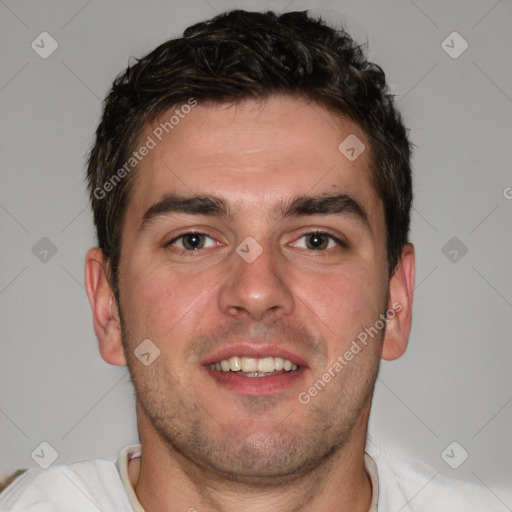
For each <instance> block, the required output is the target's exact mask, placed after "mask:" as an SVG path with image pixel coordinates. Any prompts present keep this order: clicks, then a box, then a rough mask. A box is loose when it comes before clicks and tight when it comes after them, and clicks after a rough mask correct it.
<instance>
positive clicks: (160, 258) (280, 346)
mask: <svg viewBox="0 0 512 512" xmlns="http://www.w3.org/2000/svg"><path fill="white" fill-rule="evenodd" d="M169 116H170V115H166V116H163V118H162V119H165V120H167V119H168V118H169ZM157 125H158V123H155V125H153V126H151V127H149V126H148V127H146V130H145V132H144V133H143V134H142V135H141V137H140V140H141V141H142V142H144V141H146V138H147V136H148V135H150V136H152V138H153V139H154V140H155V141H156V142H157V145H156V147H155V148H154V149H152V150H151V151H150V152H149V154H148V155H147V156H146V157H145V158H144V159H143V160H142V161H141V163H140V164H139V166H138V168H137V169H136V171H134V172H136V173H137V174H136V180H135V182H134V186H133V188H132V193H131V197H130V200H129V204H128V207H127V211H126V217H125V221H124V225H123V232H122V251H121V259H120V273H119V286H120V306H121V313H122V319H123V324H122V329H123V342H124V347H125V352H126V357H127V360H128V365H129V367H130V371H131V373H132V376H133V380H134V385H135V388H136V392H137V397H138V401H139V405H140V407H139V415H143V417H142V418H140V417H139V426H140V425H143V426H144V427H143V430H144V432H141V438H142V437H144V436H148V435H156V432H158V433H159V435H160V437H161V439H163V440H165V442H166V443H167V444H168V445H169V446H171V447H173V448H175V449H177V450H178V451H180V452H181V453H182V454H185V455H186V456H187V457H188V458H189V459H191V460H193V461H194V462H195V463H197V464H200V465H201V466H202V467H204V468H209V469H213V470H216V471H218V472H222V473H224V474H230V475H232V476H233V475H237V477H238V478H241V479H243V478H250V477H255V476H259V477H265V476H266V477H270V476H271V477H278V476H284V475H287V474H290V473H293V472H300V471H302V470H305V469H306V468H308V467H310V465H315V464H318V463H319V461H320V460H322V459H323V458H324V457H325V456H326V455H327V454H328V453H329V452H330V451H331V450H332V448H333V447H336V446H340V445H342V444H343V443H346V442H350V439H351V435H350V434H351V432H352V430H357V429H359V428H363V425H365V419H366V420H367V414H368V410H369V405H370V400H371V393H372V390H373V385H374V382H375V378H376V371H377V368H378V364H379V359H380V356H381V350H382V344H381V340H382V335H383V331H381V332H380V333H379V335H378V336H376V337H374V338H373V339H370V342H369V343H368V345H367V346H366V347H365V348H364V349H363V350H362V351H361V352H359V353H358V354H357V355H355V356H354V358H353V359H352V360H351V361H350V362H349V363H348V364H347V365H346V366H344V367H343V369H342V370H341V371H338V372H335V377H334V378H332V379H331V381H330V382H329V383H327V384H326V385H325V387H324V389H323V391H321V392H318V394H317V395H316V396H314V397H311V400H310V401H309V403H307V404H304V403H301V401H300V400H299V399H298V396H299V394H300V393H301V392H304V391H306V392H307V390H308V389H309V388H310V387H311V386H312V385H313V384H314V383H315V382H316V381H318V379H321V377H322V374H324V373H325V372H326V371H328V369H329V368H332V367H333V364H334V363H335V361H336V360H338V356H343V354H344V353H345V352H346V351H347V350H348V349H349V348H350V345H351V343H352V341H353V340H354V339H355V338H356V337H357V336H358V335H359V334H360V333H361V332H362V331H363V330H364V329H365V328H367V327H370V326H373V325H374V324H375V322H376V321H377V320H378V319H379V315H380V314H381V313H384V311H385V310H386V309H387V306H388V280H387V260H386V245H385V242H386V241H385V220H384V212H383V206H382V202H381V201H380V199H379V198H378V196H377V194H376V192H375V190H374V189H373V187H372V185H371V182H370V174H369V151H368V143H367V139H366V137H365V135H364V133H363V132H362V130H361V129H360V128H359V127H358V126H357V125H356V124H354V123H352V122H350V121H348V120H342V119H340V118H339V117H338V116H336V115H334V114H332V113H330V112H329V111H328V110H326V109H324V108H322V107H320V106H318V105H308V104H307V103H306V102H304V101H302V100H298V99H293V98H290V97H272V98H270V99H269V100H268V101H266V102H264V103H258V102H255V101H252V100H251V101H246V102H243V103H238V104H236V105H234V106H233V105H225V104H224V105H209V106H201V105H198V106H196V107H195V108H193V109H192V110H191V112H190V113H188V114H187V115H186V116H185V117H184V118H183V119H180V121H179V124H178V125H176V126H175V127H174V129H173V130H172V131H171V132H170V133H169V134H168V135H167V136H166V137H165V138H163V139H162V141H158V139H157V138H156V137H155V136H154V135H152V130H153V129H154V128H155V126H157ZM351 134H353V135H356V136H357V138H358V139H359V140H360V141H362V142H363V143H364V144H365V145H366V148H367V150H366V151H364V152H363V153H362V154H361V155H360V156H359V157H358V158H356V159H355V160H353V161H351V160H350V159H348V158H347V157H346V156H345V155H344V154H342V152H340V150H339V149H338V146H339V145H340V143H341V142H342V141H343V140H344V139H345V138H346V137H347V136H349V135H351ZM171 194H172V195H181V196H195V195H202V196H206V195H209V196H216V197H218V198H221V199H222V200H223V201H224V203H225V204H226V205H227V207H228V211H229V213H230V214H231V215H230V216H224V217H220V216H217V215H211V214H210V215H208V214H206V213H202V214H195V213H192V212H188V213H184V212H173V211H170V212H167V213H164V214H162V213H161V212H160V214H158V215H155V216H151V219H150V220H148V222H146V223H145V225H144V227H143V229H142V230H141V229H140V228H141V224H142V221H143V219H144V216H145V213H146V212H147V211H148V210H149V209H150V208H151V207H152V206H153V205H155V204H156V203H158V202H160V201H161V200H162V199H164V198H165V196H167V195H171ZM338 194H345V195H347V196H349V197H350V198H351V199H352V200H353V201H354V202H356V203H357V204H358V205H359V206H360V207H361V210H362V211H363V212H364V213H365V215H366V217H367V223H366V222H365V220H364V219H363V218H362V216H361V215H360V214H358V213H357V211H356V208H355V207H352V208H350V207H346V208H345V209H342V210H343V211H340V212H338V213H328V214H325V213H317V214H313V215H312V214H304V212H303V214H299V215H289V216H287V217H284V218H283V217H282V215H281V214H280V213H279V212H280V209H286V208H287V206H289V205H290V204H291V201H292V200H293V199H295V198H296V197H298V196H308V197H317V198H322V197H323V198H325V197H327V196H334V195H338ZM346 204H348V202H347V201H345V205H346ZM299 213H300V212H299ZM190 231H195V232H197V234H196V235H195V236H194V235H190V234H189V235H188V236H183V237H182V238H179V237H180V236H181V235H186V233H189V232H190ZM319 231H321V232H327V233H328V235H331V236H332V237H334V238H330V237H329V236H328V235H318V236H316V237H315V234H314V233H315V232H319ZM247 237H250V238H249V239H248V240H247ZM336 239H338V240H340V241H341V242H342V244H343V245H340V244H339V243H337V242H336V241H335V240H336ZM171 242H172V243H171ZM194 248H197V249H194ZM237 248H238V251H237ZM259 251H261V254H259ZM258 254H259V255H258ZM146 339H149V340H151V342H152V344H154V345H155V346H156V347H158V349H159V350H160V355H159V357H157V358H156V359H155V360H154V361H153V362H152V363H151V364H150V365H148V366H146V365H144V364H142V363H141V362H140V361H139V360H138V359H137V358H136V357H135V356H134V350H135V349H136V348H137V346H138V345H139V344H140V343H141V342H142V341H143V340H146ZM248 356H252V357H253V358H257V359H266V363H262V364H263V366H262V368H264V369H267V368H270V366H269V367H266V366H265V364H270V365H272V364H274V365H275V363H276V359H274V360H273V361H271V360H270V359H268V358H269V357H271V356H276V357H278V356H281V357H283V358H285V359H288V360H290V361H291V362H292V363H294V364H297V365H299V367H300V368H299V369H298V370H297V371H295V372H285V373H281V371H279V372H278V373H279V374H278V375H272V376H263V377H261V376H254V374H251V373H250V375H252V376H245V375H241V374H239V373H235V372H234V371H232V367H231V366H230V367H229V368H230V370H229V371H227V372H224V371H222V370H221V371H219V370H217V369H212V368H211V367H210V365H211V363H215V362H220V361H221V360H229V358H230V357H231V358H233V359H231V361H232V363H233V364H234V365H235V368H236V364H237V359H236V358H237V357H239V358H240V357H248ZM240 362H242V360H240ZM277 362H278V366H279V359H277ZM245 363H247V364H249V367H250V365H251V364H252V363H251V362H250V361H245ZM223 364H224V366H225V367H226V363H223ZM281 364H284V362H283V363H281ZM249 367H247V368H249ZM273 369H274V370H275V366H273ZM331 371H332V370H331ZM246 373H248V372H246ZM303 401H304V400H303ZM151 432H153V434H151Z"/></svg>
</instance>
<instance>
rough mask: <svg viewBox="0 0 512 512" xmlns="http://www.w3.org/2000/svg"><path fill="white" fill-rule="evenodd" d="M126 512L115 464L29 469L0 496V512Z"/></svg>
mask: <svg viewBox="0 0 512 512" xmlns="http://www.w3.org/2000/svg"><path fill="white" fill-rule="evenodd" d="M70 505H72V509H73V511H75V512H89V511H95V512H97V510H98V509H100V510H108V509H110V510H119V511H130V512H131V510H132V509H131V507H130V505H129V502H128V501H127V498H126V493H125V491H124V487H123V484H122V481H121V479H120V477H119V473H118V471H117V468H116V466H115V462H112V461H107V460H101V459H93V460H84V461H79V462H73V463H71V464H68V465H61V466H55V467H51V468H48V469H45V470H42V469H31V470H29V471H27V472H26V473H24V474H23V475H21V476H19V477H18V478H17V479H16V480H15V481H14V482H13V483H12V484H11V485H10V486H9V487H7V489H5V490H4V491H3V492H2V494H0V512H7V511H15V510H24V511H26V512H37V511H44V512H61V511H62V512H64V511H69V510H70Z"/></svg>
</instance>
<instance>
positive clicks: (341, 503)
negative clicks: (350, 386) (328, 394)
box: [129, 409, 372, 512]
mask: <svg viewBox="0 0 512 512" xmlns="http://www.w3.org/2000/svg"><path fill="white" fill-rule="evenodd" d="M139 412H140V411H139ZM368 415H369V409H368V411H364V414H361V416H360V418H359V420H358V423H357V424H356V425H354V428H353V430H352V434H353V435H352V437H351V438H350V439H349V440H348V441H347V442H346V443H345V444H344V445H343V446H341V447H340V448H338V449H337V450H336V451H334V452H333V453H332V454H331V455H330V456H329V457H328V458H326V459H325V460H323V461H321V462H320V463H319V464H318V465H317V467H315V468H313V469H312V470H311V471H310V472H309V473H307V474H306V475H302V476H300V477H297V478H296V479H295V480H289V481H288V482H287V483H285V484H282V485H280V486H279V487H275V486H274V487H272V486H270V485H269V486H265V487H262V486H261V485H258V486H250V485H248V484H247V483H243V484H241V483H238V482H233V481H232V480H228V479H225V478H223V477H222V475H219V474H217V473H216V472H215V471H214V470H213V469H211V468H209V469H208V468H204V467H199V466H198V465H197V464H195V463H194V462H193V461H191V460H190V459H188V458H186V457H185V456H184V455H182V454H181V453H178V452H177V451H176V450H174V449H173V448H172V447H170V446H168V444H167V443H165V441H164V440H163V439H162V438H161V437H160V436H159V435H158V434H156V433H155V432H154V430H153V429H152V428H151V426H150V425H149V421H148V420H147V418H145V417H144V415H140V414H139V415H138V419H139V434H140V438H141V445H142V458H141V459H140V466H139V463H138V462H136V463H135V464H134V465H131V466H130V467H129V472H130V479H131V480H132V485H133V487H134V490H135V493H136V494H137V497H138V499H139V501H140V503H141V505H142V506H143V507H144V510H145V511H146V512H154V511H157V510H158V511H161V512H182V511H183V510H189V511H190V512H194V509H195V510H199V511H201V512H239V511H240V506H241V504H243V509H244V510H245V511H247V512H260V511H263V510H265V511H266V510H269V509H271V510H278V511H279V512H295V511H299V510H304V509H307V510H309V511H311V512H315V511H340V512H341V511H351V512H368V509H369V508H370V503H371V499H372V487H371V481H370V478H369V476H368V474H367V473H366V470H365V465H364V450H365V442H366V430H367V425H368ZM139 468H140V469H139Z"/></svg>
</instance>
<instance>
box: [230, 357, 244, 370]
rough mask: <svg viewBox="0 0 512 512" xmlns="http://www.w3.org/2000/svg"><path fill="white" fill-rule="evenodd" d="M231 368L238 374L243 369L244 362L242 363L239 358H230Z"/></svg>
mask: <svg viewBox="0 0 512 512" xmlns="http://www.w3.org/2000/svg"><path fill="white" fill-rule="evenodd" d="M229 366H230V369H231V370H233V371H234V372H238V371H239V370H241V369H242V362H241V361H240V358H239V357H237V356H233V357H230V358H229Z"/></svg>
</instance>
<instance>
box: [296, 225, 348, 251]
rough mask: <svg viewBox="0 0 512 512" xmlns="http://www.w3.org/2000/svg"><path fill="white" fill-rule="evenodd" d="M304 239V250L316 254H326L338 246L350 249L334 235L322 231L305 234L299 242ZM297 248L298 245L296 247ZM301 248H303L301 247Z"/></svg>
mask: <svg viewBox="0 0 512 512" xmlns="http://www.w3.org/2000/svg"><path fill="white" fill-rule="evenodd" d="M302 239H304V244H303V245H302V248H304V249H309V250H311V251H316V252H326V251H327V250H329V249H332V248H335V247H336V246H338V247H341V248H348V244H347V243H346V242H344V241H342V240H340V239H339V238H338V237H336V236H334V235H333V234H331V233H329V232H327V231H322V230H314V231H309V232H307V233H303V234H302V235H301V236H300V237H299V238H298V239H297V240H302ZM294 247H297V245H294ZM299 247H301V246H300V245H299Z"/></svg>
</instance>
